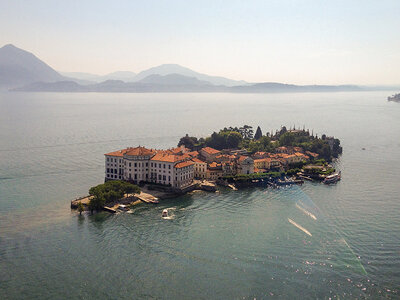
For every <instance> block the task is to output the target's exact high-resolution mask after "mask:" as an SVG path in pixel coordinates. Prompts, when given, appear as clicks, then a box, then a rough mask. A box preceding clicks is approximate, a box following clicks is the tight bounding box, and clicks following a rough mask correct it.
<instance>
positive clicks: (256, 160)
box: [254, 157, 272, 163]
mask: <svg viewBox="0 0 400 300" xmlns="http://www.w3.org/2000/svg"><path fill="white" fill-rule="evenodd" d="M271 160H272V159H271V158H269V157H268V158H260V159H255V160H254V162H255V163H256V162H263V161H271Z"/></svg>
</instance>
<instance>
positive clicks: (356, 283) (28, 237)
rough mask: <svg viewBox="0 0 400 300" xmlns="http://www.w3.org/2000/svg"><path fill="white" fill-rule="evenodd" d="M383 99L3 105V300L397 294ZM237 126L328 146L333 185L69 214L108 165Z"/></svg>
mask: <svg viewBox="0 0 400 300" xmlns="http://www.w3.org/2000/svg"><path fill="white" fill-rule="evenodd" d="M390 94H392V93H391V92H355V93H310V94H307V93H303V94H172V93H171V94H61V93H60V94H58V93H36V94H29V93H2V94H0V128H1V130H0V142H1V143H0V211H1V214H0V274H1V275H0V296H1V298H4V299H9V298H10V299H14V298H25V299H32V298H35V297H36V298H48V299H70V298H87V299H93V298H98V299H103V298H125V299H132V298H133V299H138V298H164V299H165V298H169V299H177V298H182V299H210V298H213V299H237V298H246V299H247V298H248V299H253V298H257V299H259V298H272V299H273V298H284V299H287V298H298V299H299V298H322V299H324V298H329V297H331V298H335V297H337V298H339V297H340V299H343V298H349V299H352V298H356V297H358V298H364V297H366V298H380V297H387V298H392V299H396V298H398V297H400V296H399V294H400V291H399V286H400V219H399V211H400V202H399V196H398V195H399V192H400V186H399V180H400V172H399V170H398V166H399V165H400V118H399V116H400V105H399V104H398V103H393V102H387V101H386V97H387V96H388V95H390ZM244 124H248V125H252V126H253V127H256V126H257V125H260V127H261V129H262V130H263V132H264V133H265V132H266V131H268V130H272V129H273V130H275V129H278V128H279V127H280V126H281V125H286V126H288V127H289V126H293V125H294V124H295V125H296V127H299V126H300V127H301V128H302V127H303V125H305V127H306V128H310V129H314V133H317V134H318V135H321V134H322V133H326V134H327V135H334V136H335V137H337V138H339V139H340V140H341V144H342V146H343V155H342V156H341V157H340V159H339V160H338V161H337V163H336V167H337V168H338V169H339V170H342V180H341V181H340V182H339V183H337V184H336V185H332V186H326V185H322V184H317V183H305V184H304V185H302V186H296V187H290V188H282V189H276V190H272V189H246V190H241V191H231V190H222V191H221V193H220V194H210V193H203V192H199V193H194V194H191V195H186V196H184V197H180V198H176V199H171V200H167V201H163V202H162V203H160V204H159V205H157V206H148V205H142V206H138V207H137V208H135V209H134V211H133V213H132V214H126V213H121V214H116V215H109V214H107V213H100V214H95V215H93V216H89V215H86V216H84V217H80V216H79V215H78V214H77V213H76V212H74V211H71V210H70V208H69V202H70V200H72V199H74V198H75V197H77V196H81V195H85V194H86V193H87V190H88V189H89V187H91V186H93V185H95V184H98V183H102V182H103V180H104V156H103V154H104V153H106V152H110V151H113V150H117V149H120V148H123V147H126V146H136V145H145V146H147V147H153V148H168V147H174V146H176V144H177V142H178V141H179V138H180V137H181V136H183V135H184V134H186V133H188V134H189V135H194V136H198V137H201V136H206V135H209V134H211V133H212V132H213V131H217V130H219V129H220V128H223V127H228V126H241V125H244ZM362 148H365V150H362ZM165 208H169V209H170V212H171V214H172V215H173V218H172V219H171V220H163V219H162V218H161V211H162V210H163V209H165ZM290 220H291V221H292V222H291V221H290ZM294 224H297V225H299V226H300V227H301V228H303V229H305V230H306V231H307V232H309V233H310V234H307V233H306V232H305V231H303V230H301V228H299V226H297V227H296V226H295V225H294Z"/></svg>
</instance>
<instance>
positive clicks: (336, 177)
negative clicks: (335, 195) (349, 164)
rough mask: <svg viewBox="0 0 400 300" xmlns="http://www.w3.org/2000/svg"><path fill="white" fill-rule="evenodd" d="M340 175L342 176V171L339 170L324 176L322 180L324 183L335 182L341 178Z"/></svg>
mask: <svg viewBox="0 0 400 300" xmlns="http://www.w3.org/2000/svg"><path fill="white" fill-rule="evenodd" d="M341 176H342V172H341V171H339V173H335V174H332V175H329V176H326V177H325V179H324V181H323V182H324V183H325V184H330V183H335V182H338V181H339V180H340V179H341Z"/></svg>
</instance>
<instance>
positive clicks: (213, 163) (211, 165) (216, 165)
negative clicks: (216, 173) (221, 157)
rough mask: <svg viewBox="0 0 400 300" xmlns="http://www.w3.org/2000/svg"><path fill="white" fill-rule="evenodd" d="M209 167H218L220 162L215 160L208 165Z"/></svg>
mask: <svg viewBox="0 0 400 300" xmlns="http://www.w3.org/2000/svg"><path fill="white" fill-rule="evenodd" d="M208 167H209V168H220V167H221V164H219V163H216V162H215V161H214V162H212V163H211V164H209V165H208Z"/></svg>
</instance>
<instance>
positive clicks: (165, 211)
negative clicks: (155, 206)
mask: <svg viewBox="0 0 400 300" xmlns="http://www.w3.org/2000/svg"><path fill="white" fill-rule="evenodd" d="M161 217H162V218H167V217H168V209H164V210H163V211H162V214H161Z"/></svg>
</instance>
